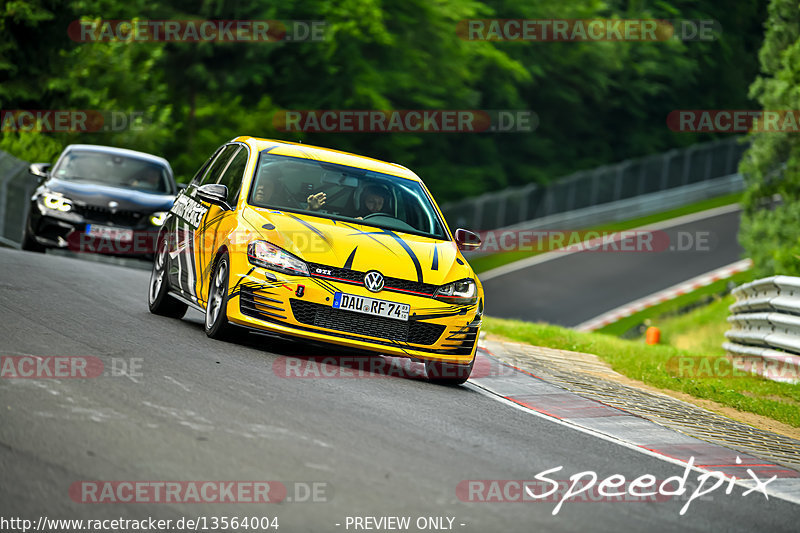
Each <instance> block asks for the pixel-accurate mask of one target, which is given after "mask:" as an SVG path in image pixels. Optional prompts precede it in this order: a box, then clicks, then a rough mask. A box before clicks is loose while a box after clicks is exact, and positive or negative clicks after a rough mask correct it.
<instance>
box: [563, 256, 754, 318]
mask: <svg viewBox="0 0 800 533" xmlns="http://www.w3.org/2000/svg"><path fill="white" fill-rule="evenodd" d="M752 266H753V261H752V260H750V259H742V260H740V261H736V262H734V263H731V264H730V265H725V266H724V267H720V268H715V269H714V270H712V271H711V272H706V273H705V274H700V275H699V276H695V277H693V278H692V279H690V280H687V281H683V282H681V283H677V284H675V285H673V286H672V287H667V288H666V289H662V290H660V291H656V292H654V293H652V294H649V295H648V296H645V297H643V298H639V299H638V300H634V301H632V302H628V303H626V304H623V305H620V306H619V307H616V308H614V309H611V310H610V311H606V312H605V313H602V314H600V315H597V316H596V317H594V318H590V319H589V320H586V321H584V322H581V323H580V324H578V325H577V326H573V328H572V329H575V330H578V331H593V330H595V329H599V328H602V327H603V326H606V325H608V324H611V323H612V322H616V321H618V320H621V319H623V318H625V317H627V316H630V315H632V314H634V313H638V312H639V311H642V310H643V309H647V308H648V307H652V306H654V305H656V304H659V303H661V302H666V301H668V300H672V299H673V298H676V297H677V296H681V295H682V294H686V293H688V292H692V291H695V290H697V289H699V288H700V287H706V286H708V285H711V284H712V283H714V282H715V281H719V280H723V279H726V278H729V277H731V276H733V275H734V274H736V273H738V272H743V271H745V270H747V269H749V268H750V267H752Z"/></svg>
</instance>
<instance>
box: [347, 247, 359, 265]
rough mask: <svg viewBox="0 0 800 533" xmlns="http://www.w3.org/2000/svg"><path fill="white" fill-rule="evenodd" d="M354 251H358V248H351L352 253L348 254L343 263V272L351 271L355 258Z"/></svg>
mask: <svg viewBox="0 0 800 533" xmlns="http://www.w3.org/2000/svg"><path fill="white" fill-rule="evenodd" d="M356 250H358V246H356V247H355V248H353V251H352V252H350V255H349V256H348V257H347V261H345V262H344V269H345V270H353V260H354V259H355V258H356Z"/></svg>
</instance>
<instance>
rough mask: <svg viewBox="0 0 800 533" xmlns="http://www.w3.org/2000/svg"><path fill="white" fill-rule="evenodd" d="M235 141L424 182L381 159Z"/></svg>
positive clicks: (245, 139)
mask: <svg viewBox="0 0 800 533" xmlns="http://www.w3.org/2000/svg"><path fill="white" fill-rule="evenodd" d="M233 141H237V142H244V143H247V144H249V145H250V146H252V147H253V148H254V149H255V150H256V151H257V152H261V151H263V150H269V153H271V154H275V155H285V156H291V157H299V158H303V159H313V160H316V161H324V162H326V163H335V164H339V165H345V166H349V167H356V168H363V169H366V170H372V171H375V172H381V173H383V174H390V175H392V176H398V177H401V178H406V179H409V180H413V181H418V182H421V181H422V180H421V179H420V177H419V176H417V175H416V174H414V173H413V172H412V171H411V170H409V169H407V168H406V167H404V166H402V165H398V164H396V163H388V162H386V161H381V160H379V159H373V158H371V157H365V156H363V155H357V154H352V153H350V152H342V151H340V150H333V149H331V148H322V147H321V146H312V145H309V144H303V143H295V142H290V141H279V140H276V139H263V138H260V137H250V136H241V137H237V138H235V139H233Z"/></svg>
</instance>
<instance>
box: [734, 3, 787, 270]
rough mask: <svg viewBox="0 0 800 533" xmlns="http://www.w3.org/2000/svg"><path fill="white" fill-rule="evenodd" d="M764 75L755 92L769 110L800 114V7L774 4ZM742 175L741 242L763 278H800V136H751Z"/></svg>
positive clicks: (776, 133) (763, 54) (764, 49)
mask: <svg viewBox="0 0 800 533" xmlns="http://www.w3.org/2000/svg"><path fill="white" fill-rule="evenodd" d="M759 58H760V60H761V72H762V75H761V76H759V77H758V78H757V79H756V81H755V82H754V83H753V85H752V87H751V89H750V93H751V96H753V97H754V98H756V99H757V100H758V102H759V103H760V104H761V106H762V108H763V109H764V110H793V111H795V112H797V111H798V110H800V5H798V2H797V0H772V2H771V4H770V6H769V18H768V20H767V23H766V36H765V39H764V45H763V47H762V48H761V52H760V54H759ZM751 140H752V144H751V146H750V149H749V150H748V151H747V152H746V153H745V157H744V159H743V160H742V163H741V166H740V170H741V172H742V173H743V174H744V176H745V178H746V180H747V192H746V194H745V197H744V202H743V203H744V205H745V211H744V215H743V217H742V226H741V230H740V233H739V240H740V241H741V243H742V246H744V248H745V250H746V251H747V254H748V255H749V257H751V258H752V259H753V262H754V264H755V270H756V273H757V275H759V276H769V275H773V274H785V275H790V276H800V202H799V201H800V137H798V134H797V132H790V131H769V132H763V133H754V134H752V135H751Z"/></svg>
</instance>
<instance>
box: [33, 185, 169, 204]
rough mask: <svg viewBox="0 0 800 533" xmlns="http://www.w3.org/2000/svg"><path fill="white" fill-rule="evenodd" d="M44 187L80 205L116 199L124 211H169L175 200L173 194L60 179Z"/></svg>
mask: <svg viewBox="0 0 800 533" xmlns="http://www.w3.org/2000/svg"><path fill="white" fill-rule="evenodd" d="M44 188H45V189H47V190H50V191H53V192H59V193H61V194H63V195H64V196H66V197H67V198H69V199H70V200H72V201H74V202H76V203H77V204H79V205H82V204H86V205H93V206H98V207H107V206H108V202H111V201H115V202H117V203H118V204H119V209H120V210H122V211H169V209H170V208H171V207H172V204H173V202H174V201H175V196H174V195H172V194H165V193H154V192H146V191H138V190H135V189H126V188H123V187H110V186H107V185H100V184H97V183H86V182H78V181H66V180H59V179H50V180H48V181H47V182H45V184H44Z"/></svg>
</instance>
